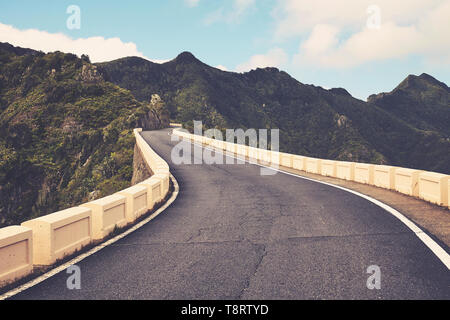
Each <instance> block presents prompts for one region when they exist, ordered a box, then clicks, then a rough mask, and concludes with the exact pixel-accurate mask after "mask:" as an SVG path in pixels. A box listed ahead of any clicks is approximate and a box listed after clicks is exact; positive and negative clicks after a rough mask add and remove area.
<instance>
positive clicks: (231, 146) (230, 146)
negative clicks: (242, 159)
mask: <svg viewBox="0 0 450 320" xmlns="http://www.w3.org/2000/svg"><path fill="white" fill-rule="evenodd" d="M225 146H226V151H227V152H230V153H232V154H236V147H237V145H236V144H235V143H231V142H226V143H225Z"/></svg>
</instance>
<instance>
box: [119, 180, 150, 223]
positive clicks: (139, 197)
mask: <svg viewBox="0 0 450 320" xmlns="http://www.w3.org/2000/svg"><path fill="white" fill-rule="evenodd" d="M147 192H148V190H147V188H146V187H145V186H140V185H136V186H132V187H130V188H128V189H125V190H122V191H119V192H117V194H120V195H121V196H124V197H125V198H127V210H126V217H127V222H134V221H135V220H136V219H138V218H139V217H140V216H142V215H143V214H145V213H146V212H147V211H148V210H149V207H148V203H147V199H148V195H147Z"/></svg>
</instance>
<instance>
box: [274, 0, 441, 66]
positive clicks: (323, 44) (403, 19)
mask: <svg viewBox="0 0 450 320" xmlns="http://www.w3.org/2000/svg"><path fill="white" fill-rule="evenodd" d="M372 4H373V2H372V1H371V0H348V1H346V2H345V5H343V4H342V2H340V1H325V0H315V1H313V2H311V1H307V0H283V1H281V2H280V4H279V6H278V7H277V9H276V10H275V17H276V19H277V27H276V31H275V38H276V40H277V41H283V40H286V39H288V38H292V37H300V38H303V39H306V40H304V41H303V42H302V43H301V44H300V48H299V52H298V53H297V54H296V55H295V56H294V58H293V62H294V64H296V65H311V64H314V65H318V66H320V67H333V68H346V67H353V66H357V65H360V64H363V63H366V62H371V61H379V60H387V59H396V58H404V57H407V56H409V55H413V54H415V55H421V56H422V57H424V59H425V61H434V62H439V63H446V64H450V1H448V0H427V1H423V0H396V1H390V0H377V2H376V5H377V6H378V7H379V8H380V10H381V16H380V18H381V25H380V28H379V29H368V28H367V20H368V18H369V14H368V12H367V8H368V7H369V6H370V5H372Z"/></svg>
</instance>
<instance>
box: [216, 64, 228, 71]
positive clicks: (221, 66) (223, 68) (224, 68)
mask: <svg viewBox="0 0 450 320" xmlns="http://www.w3.org/2000/svg"><path fill="white" fill-rule="evenodd" d="M214 68H216V69H220V70H222V71H229V70H228V68H227V67H225V66H223V65H221V64H219V65H217V66H215V67H214Z"/></svg>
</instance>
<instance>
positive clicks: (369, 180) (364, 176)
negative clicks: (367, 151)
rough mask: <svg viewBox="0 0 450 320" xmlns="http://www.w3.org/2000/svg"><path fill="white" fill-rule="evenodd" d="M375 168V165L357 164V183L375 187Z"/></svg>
mask: <svg viewBox="0 0 450 320" xmlns="http://www.w3.org/2000/svg"><path fill="white" fill-rule="evenodd" d="M374 168H375V165H373V164H368V163H355V181H356V182H359V183H365V184H372V185H373V184H374V182H373V173H374Z"/></svg>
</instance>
